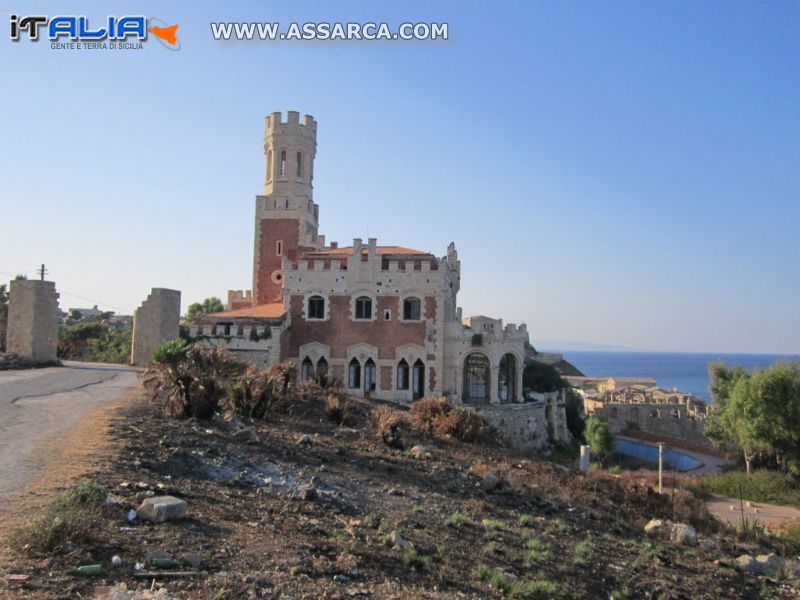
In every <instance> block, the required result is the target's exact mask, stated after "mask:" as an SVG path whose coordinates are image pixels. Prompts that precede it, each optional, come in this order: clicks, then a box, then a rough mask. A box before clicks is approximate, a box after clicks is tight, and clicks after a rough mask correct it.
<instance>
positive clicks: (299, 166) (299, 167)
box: [296, 152, 303, 177]
mask: <svg viewBox="0 0 800 600" xmlns="http://www.w3.org/2000/svg"><path fill="white" fill-rule="evenodd" d="M296 174H297V176H298V177H302V176H303V153H302V152H298V153H297V170H296Z"/></svg>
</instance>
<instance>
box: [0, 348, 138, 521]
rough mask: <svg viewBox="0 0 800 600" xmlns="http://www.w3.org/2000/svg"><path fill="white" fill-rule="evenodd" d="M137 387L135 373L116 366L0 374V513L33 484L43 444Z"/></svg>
mask: <svg viewBox="0 0 800 600" xmlns="http://www.w3.org/2000/svg"><path fill="white" fill-rule="evenodd" d="M137 385H138V378H137V374H136V371H135V370H134V369H132V368H129V367H125V366H122V365H108V364H101V363H80V362H66V363H65V364H64V366H63V367H51V368H47V369H31V370H24V371H0V512H2V510H1V509H2V508H3V506H4V505H5V504H6V502H7V501H8V499H9V498H10V497H11V495H12V494H14V493H15V492H17V491H19V490H21V489H23V488H24V487H25V486H26V485H28V484H30V483H33V482H35V481H38V480H39V478H40V477H41V471H42V469H43V468H44V466H45V465H46V464H47V462H48V458H49V457H48V453H47V451H46V450H45V448H46V444H47V443H48V442H51V441H54V440H55V441H57V440H58V436H59V435H63V434H65V433H66V432H67V431H69V430H70V429H71V428H72V427H73V426H74V425H75V423H77V422H78V421H79V419H80V418H81V417H82V416H83V415H84V414H85V413H86V412H87V411H89V410H91V409H93V408H95V407H98V406H100V405H102V404H105V403H108V402H113V401H115V400H118V399H119V398H120V397H121V396H122V395H123V394H125V393H126V392H128V391H129V390H130V389H132V388H134V387H136V386H137Z"/></svg>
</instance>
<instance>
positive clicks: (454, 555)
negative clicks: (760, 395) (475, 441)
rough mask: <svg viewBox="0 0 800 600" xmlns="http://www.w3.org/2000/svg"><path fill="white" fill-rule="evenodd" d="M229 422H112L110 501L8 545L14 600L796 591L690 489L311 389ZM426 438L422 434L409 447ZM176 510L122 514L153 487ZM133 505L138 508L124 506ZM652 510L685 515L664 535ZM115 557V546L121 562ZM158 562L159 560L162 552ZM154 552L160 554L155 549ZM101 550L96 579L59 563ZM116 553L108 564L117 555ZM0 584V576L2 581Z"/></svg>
mask: <svg viewBox="0 0 800 600" xmlns="http://www.w3.org/2000/svg"><path fill="white" fill-rule="evenodd" d="M294 413H295V414H294V415H283V416H280V417H274V418H272V419H270V420H269V421H268V422H262V423H258V424H254V427H253V428H252V429H251V428H249V427H244V428H242V427H238V428H237V426H235V425H236V424H235V423H234V425H232V424H231V423H230V422H225V421H223V420H222V419H216V420H214V421H211V422H201V421H196V420H175V419H169V418H166V417H163V416H161V415H160V414H159V413H158V412H157V411H156V410H155V409H154V408H153V407H152V406H150V405H147V404H145V403H144V402H138V403H135V404H134V405H132V406H129V407H127V408H125V409H123V410H122V411H121V412H120V413H119V414H118V416H117V417H116V418H115V419H114V420H113V421H112V424H111V435H112V438H114V439H115V440H116V443H115V444H114V445H113V448H114V450H113V452H112V453H111V454H109V455H107V456H105V457H103V458H101V459H99V460H98V461H96V463H95V465H94V466H93V469H94V472H92V473H91V474H90V476H89V477H87V479H89V480H91V481H94V482H97V483H100V484H102V485H103V486H105V487H106V489H107V490H108V491H109V493H110V496H111V498H112V499H113V501H114V503H113V504H112V505H111V506H109V507H108V508H106V509H104V518H103V521H102V523H101V525H100V526H98V527H97V529H96V531H94V532H93V534H92V535H91V536H90V537H89V538H88V539H82V540H79V541H76V542H74V543H72V542H70V543H67V544H66V545H64V546H63V547H62V548H60V549H59V550H57V551H56V552H55V553H54V554H52V555H34V554H32V553H31V552H25V551H24V550H23V551H13V552H7V553H6V554H7V555H6V558H5V559H4V561H3V562H2V564H0V574H2V576H3V577H4V578H5V581H6V583H5V589H4V590H3V591H4V592H5V593H6V594H7V595H8V596H9V597H10V598H37V599H38V598H87V597H88V598H91V597H119V598H126V597H128V595H127V594H125V593H123V592H121V591H119V590H118V591H117V592H116V593H117V595H116V596H114V595H113V594H112V592H111V587H112V586H120V585H121V586H123V587H124V588H127V589H128V590H139V596H138V597H153V594H155V595H156V597H163V598H166V597H176V598H203V599H207V598H214V599H217V600H221V599H223V598H226V599H227V598H260V597H263V598H351V597H354V598H403V599H406V598H409V597H413V598H491V597H516V598H692V599H695V598H759V597H764V598H791V597H797V596H798V590H797V587H793V584H792V582H791V580H786V579H778V578H775V577H773V578H766V577H757V576H754V575H749V574H744V573H742V572H740V571H739V570H737V569H736V568H735V558H736V557H738V556H740V555H741V554H743V553H752V554H757V553H762V552H764V551H765V550H760V549H758V548H757V547H754V546H752V545H748V544H745V543H738V542H737V541H736V540H735V539H733V538H732V537H730V536H726V535H722V534H718V533H712V532H713V531H714V530H715V529H716V526H715V523H714V521H713V520H711V518H710V517H709V516H708V514H707V513H706V512H705V511H704V509H703V505H702V503H700V502H698V501H695V500H694V499H693V498H691V497H689V496H688V494H686V493H684V494H678V495H677V496H676V498H675V499H674V501H673V499H672V498H670V497H669V496H659V495H657V494H655V493H654V492H653V491H652V489H651V488H650V487H649V485H648V484H647V483H646V482H645V481H644V480H637V479H636V478H635V477H631V478H623V479H619V478H614V477H612V476H610V475H608V474H604V473H596V474H592V475H591V476H590V477H589V478H585V477H583V476H582V475H579V474H577V473H575V472H573V471H570V470H567V469H564V468H563V467H558V466H555V465H552V464H550V463H547V462H544V461H542V460H539V459H535V458H533V457H531V456H529V455H523V454H519V453H515V452H512V451H510V450H509V449H507V448H502V447H498V446H492V447H487V446H481V445H469V444H463V443H459V442H455V441H450V440H440V439H432V438H430V437H428V436H425V435H423V434H420V433H416V434H414V435H409V436H408V438H407V439H406V444H405V448H406V449H405V450H396V449H391V448H388V447H387V446H385V445H384V444H383V442H382V441H381V439H380V437H379V436H378V435H376V433H375V432H374V431H372V430H371V429H370V428H369V427H368V426H367V425H365V424H364V425H360V426H356V427H340V426H336V425H333V424H331V423H329V422H328V421H326V420H325V418H324V414H323V409H322V407H321V406H317V405H316V404H314V403H311V402H308V403H305V404H304V405H303V406H298V407H297V410H295V411H294ZM420 446H423V447H422V448H420ZM166 494H169V495H172V496H175V497H177V498H180V499H182V500H184V501H185V502H186V503H187V513H186V515H185V516H184V517H182V518H179V519H177V520H170V521H166V522H164V523H152V522H149V521H146V520H144V519H142V518H141V515H137V518H135V519H132V520H129V514H130V511H131V510H135V509H137V508H138V507H139V506H140V504H141V502H142V501H143V500H145V499H147V498H148V497H153V496H161V495H166ZM130 516H132V514H130ZM652 518H661V519H664V520H666V519H668V518H673V519H674V520H675V521H683V522H686V523H691V524H692V525H694V526H696V527H697V529H698V531H699V536H698V537H699V543H698V544H697V545H695V546H684V545H681V544H679V543H676V542H673V541H670V540H669V539H668V535H667V536H663V535H659V534H658V533H657V532H656V531H655V530H656V529H658V530H664V531H666V529H665V526H664V525H663V524H662V525H660V526H658V527H655V526H652V525H651V529H653V532H651V533H652V535H651V536H648V535H646V534H645V533H644V525H645V524H646V523H647V522H648V521H650V519H652ZM114 557H118V559H114ZM159 558H160V559H174V560H176V561H177V562H175V563H171V562H169V561H167V562H164V561H163V560H162V561H161V564H162V565H164V566H166V567H167V568H166V569H165V570H158V569H157V568H156V567H155V565H154V563H159V561H158V559H159ZM154 559H155V560H154ZM95 563H98V564H101V565H102V573H101V574H100V575H97V576H94V577H71V576H67V575H64V574H63V572H64V571H65V570H66V569H69V568H72V567H76V566H79V565H87V564H95ZM114 563H117V564H114ZM0 589H3V588H2V587H0Z"/></svg>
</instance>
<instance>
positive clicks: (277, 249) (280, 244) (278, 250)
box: [275, 240, 283, 256]
mask: <svg viewBox="0 0 800 600" xmlns="http://www.w3.org/2000/svg"><path fill="white" fill-rule="evenodd" d="M275 254H277V255H278V256H283V242H282V241H281V240H278V242H277V244H275Z"/></svg>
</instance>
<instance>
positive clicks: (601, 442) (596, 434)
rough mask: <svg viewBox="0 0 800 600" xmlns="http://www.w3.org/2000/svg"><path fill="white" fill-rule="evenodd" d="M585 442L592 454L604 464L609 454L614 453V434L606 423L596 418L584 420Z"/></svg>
mask: <svg viewBox="0 0 800 600" xmlns="http://www.w3.org/2000/svg"><path fill="white" fill-rule="evenodd" d="M585 435H586V442H587V443H588V444H589V447H590V448H591V449H592V453H593V454H595V455H597V456H598V457H599V458H600V461H601V462H605V461H606V459H607V458H608V456H609V454H611V453H612V452H613V451H614V434H613V433H611V427H609V426H608V423H607V422H606V421H603V420H601V419H598V418H597V417H589V418H588V419H587V420H586V432H585Z"/></svg>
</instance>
